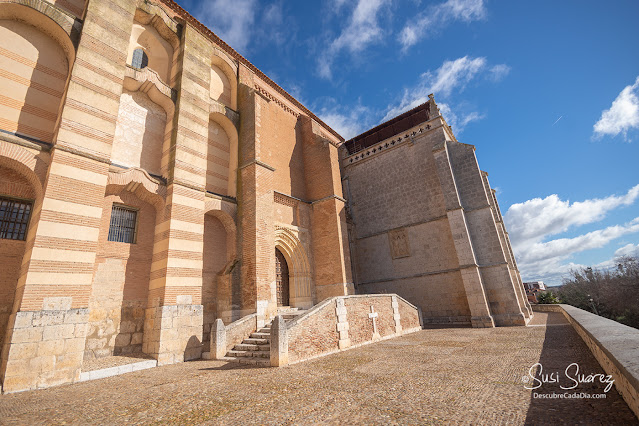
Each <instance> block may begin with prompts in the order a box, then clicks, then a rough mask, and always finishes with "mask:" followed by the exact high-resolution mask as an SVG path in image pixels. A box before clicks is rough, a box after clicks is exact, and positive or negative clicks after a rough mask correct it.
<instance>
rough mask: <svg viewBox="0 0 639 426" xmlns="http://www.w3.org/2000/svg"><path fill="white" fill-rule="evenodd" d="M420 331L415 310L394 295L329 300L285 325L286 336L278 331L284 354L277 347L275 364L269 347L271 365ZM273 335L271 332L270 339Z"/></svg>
mask: <svg viewBox="0 0 639 426" xmlns="http://www.w3.org/2000/svg"><path fill="white" fill-rule="evenodd" d="M421 329H422V318H421V312H420V311H419V309H418V308H417V307H415V306H414V305H412V304H410V303H409V302H407V301H406V300H405V299H403V298H401V297H400V296H397V295H396V294H378V295H377V294H375V295H373V294H368V295H353V296H338V297H332V298H330V299H326V300H324V301H323V302H321V303H319V304H318V305H316V306H315V307H313V308H312V309H311V310H309V311H308V312H306V313H305V314H304V315H302V316H300V317H298V318H297V319H295V320H294V321H291V322H290V323H288V324H287V327H286V336H283V335H282V333H281V330H280V332H279V334H278V336H279V340H278V341H280V342H281V341H283V339H284V340H286V342H287V344H288V347H287V348H286V351H285V352H286V353H285V354H284V353H282V351H283V349H282V348H283V347H284V346H285V345H283V344H278V346H277V347H278V348H279V351H278V355H277V357H278V359H277V361H274V358H273V356H274V355H273V354H274V351H273V346H272V347H271V357H272V358H271V365H277V366H281V365H285V364H286V363H290V364H294V363H297V362H301V361H306V360H308V359H312V358H317V357H320V356H325V355H329V354H332V353H335V352H339V351H341V350H346V349H350V348H355V347H359V346H362V345H366V344H369V343H373V342H375V341H379V340H385V339H390V338H393V337H399V336H402V335H404V334H409V333H413V332H415V331H418V330H421ZM274 333H276V331H275V329H272V331H271V339H273V334H274ZM273 344H274V343H273V340H271V345H273ZM282 360H284V362H283V361H282Z"/></svg>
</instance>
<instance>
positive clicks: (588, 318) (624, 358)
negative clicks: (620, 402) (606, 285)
mask: <svg viewBox="0 0 639 426" xmlns="http://www.w3.org/2000/svg"><path fill="white" fill-rule="evenodd" d="M533 311H536V312H560V313H562V314H563V315H564V316H565V317H566V319H567V320H568V322H569V323H570V324H571V325H572V326H573V328H574V329H575V331H576V332H577V334H579V335H580V336H581V338H582V339H583V341H584V342H585V343H586V345H587V346H588V348H590V351H591V352H592V354H593V355H594V356H595V358H596V359H597V361H599V364H600V365H601V367H602V368H603V369H604V371H605V372H606V373H607V374H610V375H612V377H613V379H614V380H615V387H616V388H617V391H618V392H619V393H620V394H621V396H622V397H623V399H624V400H625V401H626V403H627V404H628V406H629V407H630V409H631V410H632V411H634V413H635V415H636V416H637V417H639V330H637V329H636V328H632V327H628V326H627V325H623V324H620V323H618V322H616V321H613V320H610V319H608V318H604V317H600V316H599V315H595V314H592V313H590V312H586V311H584V310H583V309H579V308H575V307H574V306H570V305H533Z"/></svg>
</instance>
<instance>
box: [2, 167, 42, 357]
mask: <svg viewBox="0 0 639 426" xmlns="http://www.w3.org/2000/svg"><path fill="white" fill-rule="evenodd" d="M0 196H8V197H18V198H24V199H31V200H32V199H34V198H35V192H34V190H33V188H32V186H31V184H30V183H29V182H28V181H27V180H26V179H25V178H24V177H23V176H22V175H20V174H19V173H17V172H15V171H13V170H11V169H7V168H5V167H0ZM24 249H25V242H24V241H19V240H6V239H0V271H2V272H1V273H0V348H2V343H3V341H4V335H5V330H6V327H7V322H8V321H9V314H11V310H12V308H13V302H14V296H15V291H16V285H17V284H18V277H19V275H20V265H21V264H22V257H23V255H24Z"/></svg>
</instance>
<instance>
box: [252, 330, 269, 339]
mask: <svg viewBox="0 0 639 426" xmlns="http://www.w3.org/2000/svg"><path fill="white" fill-rule="evenodd" d="M251 338H252V339H266V340H269V339H270V338H271V333H262V332H259V331H258V332H256V333H251ZM269 341H270V340H269Z"/></svg>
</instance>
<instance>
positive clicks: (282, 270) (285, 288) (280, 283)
mask: <svg viewBox="0 0 639 426" xmlns="http://www.w3.org/2000/svg"><path fill="white" fill-rule="evenodd" d="M275 284H276V285H275V290H276V299H277V306H278V307H279V306H289V304H290V291H289V272H288V263H286V258H285V257H284V255H283V254H282V252H281V251H279V249H277V248H275Z"/></svg>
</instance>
